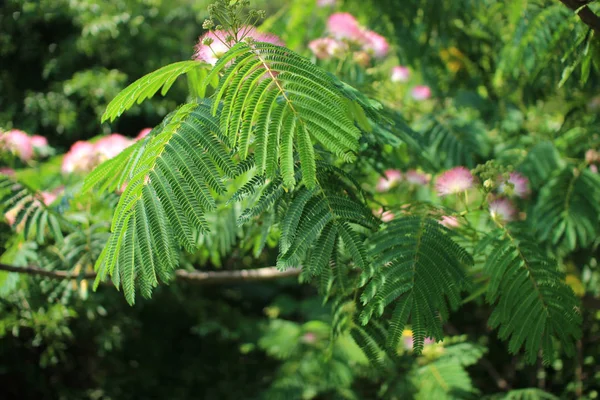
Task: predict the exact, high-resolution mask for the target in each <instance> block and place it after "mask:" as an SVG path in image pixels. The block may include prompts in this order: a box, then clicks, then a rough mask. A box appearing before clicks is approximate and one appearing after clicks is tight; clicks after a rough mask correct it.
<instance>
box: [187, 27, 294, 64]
mask: <svg viewBox="0 0 600 400" xmlns="http://www.w3.org/2000/svg"><path fill="white" fill-rule="evenodd" d="M240 35H244V36H243V38H239V39H242V40H243V39H244V38H246V37H251V38H252V39H254V40H255V41H257V42H267V43H272V44H275V45H277V46H284V45H285V44H284V43H283V41H282V40H281V39H280V38H279V37H277V36H275V35H271V34H268V33H262V32H259V31H257V30H256V28H255V27H253V26H252V27H250V26H245V27H243V28H242V29H241V30H240ZM228 36H229V33H228V32H226V31H222V30H220V31H210V32H207V33H205V34H204V35H202V36H201V37H200V39H198V44H196V47H195V52H194V59H196V60H199V61H204V62H206V63H208V64H211V65H215V64H216V63H217V61H218V60H219V58H221V57H222V56H223V54H225V53H226V52H227V50H229V49H230V48H231V47H232V46H233V45H234V44H235V42H234V41H232V40H229V41H228V40H227V37H228ZM206 40H209V41H212V43H210V44H205V41H206Z"/></svg>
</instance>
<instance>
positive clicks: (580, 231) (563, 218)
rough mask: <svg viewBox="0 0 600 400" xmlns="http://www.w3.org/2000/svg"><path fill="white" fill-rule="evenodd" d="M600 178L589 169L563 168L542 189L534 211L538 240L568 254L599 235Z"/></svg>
mask: <svg viewBox="0 0 600 400" xmlns="http://www.w3.org/2000/svg"><path fill="white" fill-rule="evenodd" d="M599 198H600V177H599V176H598V174H595V173H593V172H591V171H590V170H589V169H587V168H584V169H581V170H579V169H575V168H573V167H566V168H564V169H563V171H562V172H561V173H560V174H559V175H558V176H556V177H555V178H553V179H551V180H550V181H549V182H548V183H547V184H546V185H544V186H543V187H542V190H541V191H540V195H539V198H538V201H537V203H536V206H535V209H534V218H535V224H534V226H535V228H536V230H537V232H538V233H539V235H540V238H541V239H542V240H544V241H547V242H549V243H550V244H552V245H553V246H555V247H559V248H561V249H565V250H568V251H572V250H574V249H575V248H577V247H578V246H579V247H582V246H583V247H585V246H588V245H589V244H590V243H591V242H593V241H594V240H597V238H598V237H599V236H600V203H599V202H598V199H599Z"/></svg>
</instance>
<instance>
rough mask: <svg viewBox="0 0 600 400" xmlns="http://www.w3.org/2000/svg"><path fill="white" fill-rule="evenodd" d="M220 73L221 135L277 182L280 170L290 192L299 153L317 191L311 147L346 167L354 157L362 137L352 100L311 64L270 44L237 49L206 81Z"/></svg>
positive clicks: (307, 179)
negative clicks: (322, 151)
mask: <svg viewBox="0 0 600 400" xmlns="http://www.w3.org/2000/svg"><path fill="white" fill-rule="evenodd" d="M232 62H233V63H232ZM231 63H232V64H231ZM230 64H231V65H230ZM221 72H224V76H223V77H222V78H221V80H220V84H219V87H218V88H217V90H216V94H215V105H214V113H215V114H216V111H217V109H216V107H217V105H218V104H219V103H220V102H221V101H223V110H222V112H221V115H220V120H221V127H222V130H223V133H224V134H225V135H226V136H227V137H228V139H229V145H230V146H232V147H234V146H238V147H239V153H240V155H241V158H242V159H245V158H247V157H248V156H249V154H250V153H251V151H252V152H253V153H254V160H255V163H256V168H257V170H258V173H259V174H261V175H262V174H266V176H267V178H273V177H275V176H276V175H277V173H278V170H279V169H281V174H282V177H283V180H284V183H285V186H286V187H293V186H294V185H295V184H296V181H295V174H294V172H293V171H294V170H295V154H297V155H298V158H299V160H300V166H301V170H302V175H303V181H304V183H305V185H306V186H307V187H308V188H314V187H315V186H316V162H315V151H314V149H313V142H317V143H319V144H320V145H321V146H322V147H324V148H325V149H326V150H328V151H330V152H332V153H334V154H335V155H337V156H339V157H341V158H342V159H343V160H344V161H348V162H351V161H353V160H354V159H355V158H356V152H357V151H358V139H359V137H360V131H359V130H358V128H357V127H356V126H355V125H354V121H353V118H352V116H351V115H350V110H349V106H348V103H347V101H346V98H345V97H344V95H343V93H341V92H340V90H339V89H338V88H337V87H336V86H335V85H334V82H333V80H332V78H331V76H330V75H328V74H327V73H326V72H325V71H323V70H321V69H320V68H318V67H317V66H315V65H313V64H312V63H311V62H310V61H309V60H307V59H305V58H303V57H301V56H299V55H297V54H296V53H294V52H293V51H291V50H289V49H286V48H283V47H279V46H275V45H272V44H268V43H261V42H254V43H249V44H248V43H238V44H236V45H235V46H233V47H232V48H231V49H230V50H229V51H228V52H227V53H226V54H225V55H224V56H223V57H222V58H221V59H220V60H219V62H218V63H217V64H216V66H215V67H214V69H213V71H212V72H211V74H210V75H209V76H208V77H207V81H210V80H211V79H213V77H214V75H216V74H219V73H221ZM278 167H279V168H278Z"/></svg>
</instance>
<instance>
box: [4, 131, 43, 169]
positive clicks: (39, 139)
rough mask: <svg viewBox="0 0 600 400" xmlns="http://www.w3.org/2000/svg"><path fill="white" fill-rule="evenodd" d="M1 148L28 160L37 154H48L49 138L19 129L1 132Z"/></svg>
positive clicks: (24, 160)
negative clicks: (30, 134) (29, 133)
mask: <svg viewBox="0 0 600 400" xmlns="http://www.w3.org/2000/svg"><path fill="white" fill-rule="evenodd" d="M0 150H2V151H8V152H10V153H12V154H14V155H15V156H17V157H19V158H20V159H21V161H23V162H27V161H30V160H32V159H33V157H34V156H35V155H36V154H37V155H46V151H47V150H48V140H46V138H45V137H43V136H39V135H33V136H29V135H28V134H27V133H25V132H23V131H20V130H18V129H12V130H10V131H8V132H3V133H0Z"/></svg>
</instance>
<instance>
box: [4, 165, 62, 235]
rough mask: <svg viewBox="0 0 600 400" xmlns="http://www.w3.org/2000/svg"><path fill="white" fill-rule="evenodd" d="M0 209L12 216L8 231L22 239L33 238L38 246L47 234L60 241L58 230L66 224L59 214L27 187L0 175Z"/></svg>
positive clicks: (60, 230) (60, 233) (39, 195)
mask: <svg viewBox="0 0 600 400" xmlns="http://www.w3.org/2000/svg"><path fill="white" fill-rule="evenodd" d="M0 195H1V196H2V197H1V198H0V209H1V211H2V213H4V214H5V215H6V214H8V215H10V214H12V215H13V218H14V221H12V228H13V229H17V230H21V229H22V232H23V236H24V237H25V238H26V239H29V238H33V237H34V238H35V240H36V241H37V242H38V243H42V242H44V241H45V239H46V235H47V234H50V236H51V237H53V238H54V239H55V240H57V241H59V242H60V241H62V239H63V232H62V227H67V226H69V225H70V223H69V222H68V221H66V220H65V219H64V218H62V216H61V215H60V213H59V212H58V211H57V210H55V209H53V208H52V207H50V206H49V205H46V204H44V198H43V197H42V195H41V194H40V193H38V192H36V191H35V190H33V189H31V188H30V187H28V186H27V185H25V184H23V183H20V182H17V181H14V180H13V179H11V178H9V177H7V176H4V175H1V174H0Z"/></svg>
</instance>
